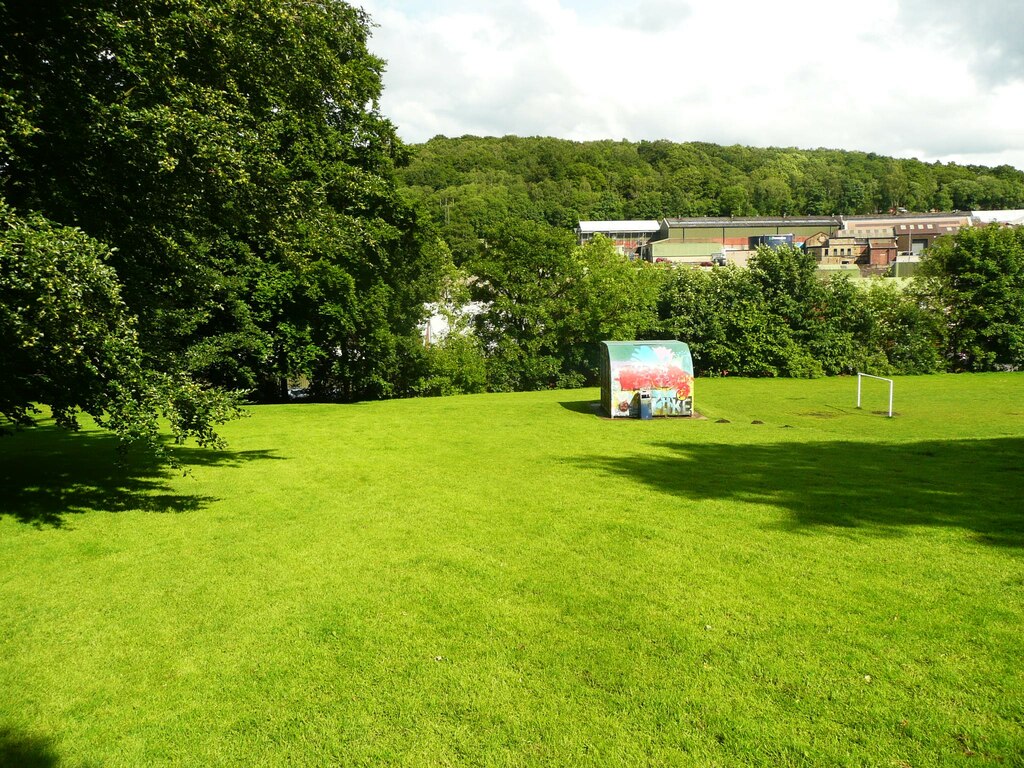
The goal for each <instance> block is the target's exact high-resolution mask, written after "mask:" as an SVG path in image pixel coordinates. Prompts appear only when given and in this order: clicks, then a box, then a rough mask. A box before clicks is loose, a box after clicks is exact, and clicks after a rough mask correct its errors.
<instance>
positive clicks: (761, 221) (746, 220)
mask: <svg viewBox="0 0 1024 768" xmlns="http://www.w3.org/2000/svg"><path fill="white" fill-rule="evenodd" d="M665 221H666V222H667V223H668V225H669V226H670V227H672V228H673V229H686V228H688V227H817V226H832V227H838V226H840V224H841V223H842V222H841V221H840V220H839V219H838V218H836V217H834V216H766V217H756V216H749V217H729V216H714V217H700V218H688V219H676V218H671V219H665Z"/></svg>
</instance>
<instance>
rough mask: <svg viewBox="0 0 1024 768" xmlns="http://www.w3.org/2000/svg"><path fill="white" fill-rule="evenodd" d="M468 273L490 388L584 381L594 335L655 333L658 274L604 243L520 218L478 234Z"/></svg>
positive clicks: (590, 372)
mask: <svg viewBox="0 0 1024 768" xmlns="http://www.w3.org/2000/svg"><path fill="white" fill-rule="evenodd" d="M470 271H471V272H472V274H473V282H472V294H473V298H474V299H475V300H476V301H479V302H481V303H482V306H483V311H482V312H481V313H480V314H479V315H477V317H476V320H475V324H476V333H477V335H478V337H479V339H480V341H481V342H482V344H483V348H484V350H485V352H486V354H487V358H488V387H489V388H490V389H492V390H498V391H502V390H529V389H546V388H551V387H573V386H580V385H582V384H584V383H587V382H593V381H594V380H595V379H596V374H597V354H598V343H599V342H600V341H601V340H602V339H610V338H635V337H636V336H637V335H640V334H642V333H644V332H645V331H649V330H651V329H652V328H653V327H654V323H653V319H654V314H653V310H654V303H655V301H656V299H657V292H658V285H657V281H658V276H659V273H658V272H657V270H655V269H653V268H652V267H650V266H649V265H647V264H645V263H643V262H630V261H629V260H628V259H626V257H624V256H622V255H620V254H618V253H616V251H615V249H614V247H613V246H612V244H611V243H610V242H609V241H608V240H606V239H605V238H595V239H594V241H593V242H591V243H588V244H587V245H585V246H577V245H576V244H575V243H574V241H573V237H572V235H571V234H569V233H567V232H564V231H562V230H558V229H554V228H552V227H549V226H546V225H543V224H537V223H534V222H521V223H519V224H518V225H516V226H511V225H509V226H505V227H502V228H501V229H499V230H498V231H497V232H495V233H494V234H493V235H492V236H490V237H489V238H487V242H486V245H485V246H483V247H482V249H481V252H480V254H479V256H478V257H477V259H475V260H474V261H473V262H472V263H471V264H470Z"/></svg>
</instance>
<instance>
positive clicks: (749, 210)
mask: <svg viewBox="0 0 1024 768" xmlns="http://www.w3.org/2000/svg"><path fill="white" fill-rule="evenodd" d="M410 150H411V157H410V162H409V163H408V165H406V166H405V167H404V168H401V169H399V183H400V184H401V185H402V187H403V190H404V193H405V194H406V195H407V196H408V197H409V199H410V202H413V203H417V204H419V205H420V206H421V210H422V211H423V212H425V213H426V214H427V215H428V216H429V217H430V218H431V219H432V220H433V221H434V223H435V224H437V225H438V226H439V227H440V229H441V232H442V234H443V237H444V239H445V240H446V241H447V242H448V244H449V245H450V246H451V247H452V250H453V252H454V253H455V255H456V258H458V256H459V255H460V253H467V252H468V251H469V250H471V249H472V243H474V242H476V240H477V238H479V237H480V236H481V235H482V234H483V233H485V232H488V231H491V230H493V229H494V227H496V226H500V225H501V224H504V223H507V222H509V221H523V220H530V221H537V222H545V223H547V224H550V225H553V226H556V227H564V228H571V227H574V226H576V223H577V222H578V221H579V220H581V219H583V220H609V219H611V220H615V219H660V218H663V217H666V216H749V215H760V216H776V215H787V214H788V215H798V214H821V215H830V214H847V215H852V214H866V213H875V212H878V211H888V210H890V209H894V208H895V209H898V208H905V209H907V210H909V211H929V210H943V211H950V210H961V211H969V210H978V209H997V208H1022V207H1024V172H1022V171H1019V170H1017V169H1016V168H1013V167H1012V166H1009V165H1002V166H999V167H996V168H988V167H983V166H964V165H956V164H953V163H949V164H945V163H938V162H936V163H924V162H921V161H919V160H899V159H895V158H891V157H884V156H882V155H877V154H874V153H871V152H867V153H865V152H847V151H842V150H834V149H810V150H806V149H793V148H774V147H773V148H768V149H759V148H754V147H742V146H728V147H724V146H719V145H716V144H705V143H700V142H687V143H681V144H680V143H674V142H670V141H641V142H629V141H589V142H575V141H567V140H564V139H553V138H519V137H515V136H505V137H502V138H481V137H475V136H464V137H461V138H445V137H437V138H434V139H431V140H430V141H428V142H426V143H425V144H419V145H413V146H411V147H410Z"/></svg>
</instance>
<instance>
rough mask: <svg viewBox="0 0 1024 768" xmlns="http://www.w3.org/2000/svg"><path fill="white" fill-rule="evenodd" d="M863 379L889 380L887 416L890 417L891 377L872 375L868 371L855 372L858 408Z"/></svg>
mask: <svg viewBox="0 0 1024 768" xmlns="http://www.w3.org/2000/svg"><path fill="white" fill-rule="evenodd" d="M863 379H876V380H877V381H888V382H889V418H890V419H891V418H892V388H893V381H892V379H887V378H885V377H884V376H872V375H871V374H870V373H860V372H859V371H858V372H857V407H858V408H860V384H861V380H863Z"/></svg>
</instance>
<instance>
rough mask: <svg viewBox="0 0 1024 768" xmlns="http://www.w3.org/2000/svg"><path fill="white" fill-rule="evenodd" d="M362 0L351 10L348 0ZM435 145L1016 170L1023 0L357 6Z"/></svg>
mask: <svg viewBox="0 0 1024 768" xmlns="http://www.w3.org/2000/svg"><path fill="white" fill-rule="evenodd" d="M355 1H356V2H357V3H359V0H355ZM359 4H361V5H362V7H363V8H365V9H366V11H368V12H369V13H370V15H371V17H372V19H373V21H374V23H375V24H376V25H377V28H376V29H375V30H374V35H373V38H372V39H371V41H370V49H371V50H372V51H373V52H374V53H375V54H377V55H378V56H380V57H381V58H383V59H385V60H386V61H387V70H386V72H385V75H384V96H383V99H382V101H381V108H382V111H383V112H384V113H385V114H386V115H387V116H388V117H390V118H391V119H392V121H393V122H394V123H395V124H396V125H397V126H398V131H399V134H400V135H401V136H402V138H403V139H405V140H406V141H409V142H422V141H426V140H427V139H429V138H430V137H432V136H435V135H438V134H443V135H445V136H462V135H465V134H473V135H479V136H504V135H506V134H514V135H518V136H555V137H559V138H565V139H576V140H592V139H628V140H631V141H638V140H641V139H669V140H672V141H708V142H714V143H716V144H747V145H753V146H759V147H766V146H787V147H788V146H795V147H801V148H814V147H832V148H838V149H855V150H863V151H868V152H877V153H879V154H884V155H895V156H897V157H917V158H919V159H921V160H926V161H933V160H942V161H946V162H948V161H954V162H958V163H978V164H982V165H999V164H1002V163H1009V164H1011V165H1014V166H1016V167H1017V168H1020V169H1022V170H1024V32H1022V30H1024V0H974V2H972V3H965V2H962V0H857V2H850V1H849V0H776V1H775V2H765V0H633V1H632V2H628V1H627V2H611V1H610V0H595V1H594V2H584V0H495V1H494V2H487V1H486V0H476V1H472V0H362V2H361V3H359Z"/></svg>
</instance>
